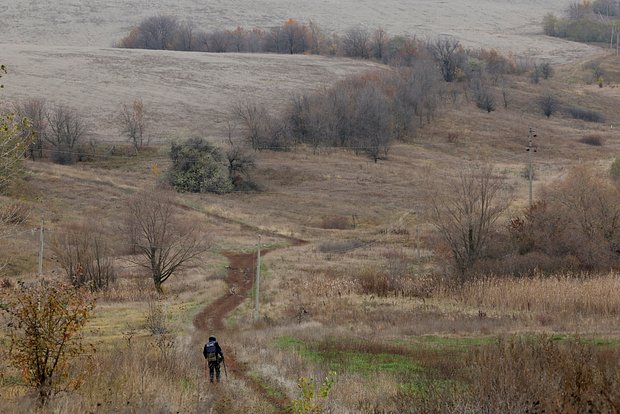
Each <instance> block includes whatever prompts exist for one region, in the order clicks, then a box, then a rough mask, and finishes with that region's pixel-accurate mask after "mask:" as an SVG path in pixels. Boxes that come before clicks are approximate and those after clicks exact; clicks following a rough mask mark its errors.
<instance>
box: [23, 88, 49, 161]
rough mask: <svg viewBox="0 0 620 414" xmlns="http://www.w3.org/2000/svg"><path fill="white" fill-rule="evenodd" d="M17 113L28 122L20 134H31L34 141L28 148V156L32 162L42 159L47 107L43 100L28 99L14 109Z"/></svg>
mask: <svg viewBox="0 0 620 414" xmlns="http://www.w3.org/2000/svg"><path fill="white" fill-rule="evenodd" d="M16 110H17V113H18V114H19V115H20V117H22V118H27V119H28V120H29V122H30V125H29V127H28V128H26V129H24V130H23V131H22V133H26V134H33V135H34V140H32V143H31V144H30V147H29V148H28V155H29V156H30V158H31V159H32V160H33V161H34V160H35V159H36V158H37V157H38V158H43V142H44V140H45V134H46V133H47V127H48V121H47V107H46V103H45V100H44V99H36V98H33V99H28V100H26V101H24V102H22V103H20V104H18V105H17V107H16Z"/></svg>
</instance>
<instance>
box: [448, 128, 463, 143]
mask: <svg viewBox="0 0 620 414" xmlns="http://www.w3.org/2000/svg"><path fill="white" fill-rule="evenodd" d="M446 139H447V140H448V142H449V143H450V144H458V143H459V142H460V141H461V133H460V132H458V131H450V132H448V137H447V138H446Z"/></svg>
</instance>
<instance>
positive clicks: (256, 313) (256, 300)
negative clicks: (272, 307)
mask: <svg viewBox="0 0 620 414" xmlns="http://www.w3.org/2000/svg"><path fill="white" fill-rule="evenodd" d="M260 244H261V236H260V235H259V236H258V250H257V252H256V282H255V285H256V290H255V292H254V294H255V296H254V320H255V321H257V320H258V317H259V312H260V301H259V294H260Z"/></svg>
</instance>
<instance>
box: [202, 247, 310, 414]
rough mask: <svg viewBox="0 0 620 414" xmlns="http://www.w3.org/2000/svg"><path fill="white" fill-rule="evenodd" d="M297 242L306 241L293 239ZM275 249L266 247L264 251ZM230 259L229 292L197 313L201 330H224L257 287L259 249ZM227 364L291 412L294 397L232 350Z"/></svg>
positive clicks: (282, 409) (264, 396) (280, 409)
mask: <svg viewBox="0 0 620 414" xmlns="http://www.w3.org/2000/svg"><path fill="white" fill-rule="evenodd" d="M293 242H294V244H295V245H300V244H302V243H303V242H301V241H300V240H293ZM270 251H273V250H264V251H263V255H264V254H267V253H269V252H270ZM224 256H225V257H226V258H227V259H228V262H229V268H228V274H227V276H226V284H227V285H228V292H227V293H226V294H225V295H224V296H222V297H220V298H218V299H217V300H216V301H215V302H213V303H211V304H210V305H208V306H206V307H205V308H204V309H203V310H202V311H200V313H198V314H197V315H196V316H195V317H194V327H196V329H197V330H199V331H203V332H208V331H209V330H210V329H212V330H216V331H222V330H224V319H225V318H226V316H227V315H228V314H229V313H230V312H232V311H234V310H235V309H236V308H237V307H238V306H239V305H240V304H241V303H242V302H243V301H244V300H245V299H246V298H247V297H248V293H249V292H250V290H251V289H252V287H253V280H254V266H255V256H256V253H234V252H228V253H224ZM225 354H226V367H227V369H228V371H229V372H230V374H231V375H234V376H236V377H237V378H240V379H241V380H243V381H244V382H245V383H246V384H247V385H248V386H249V387H250V388H251V389H253V390H254V391H255V392H256V393H257V394H258V395H260V396H261V398H262V399H263V400H265V401H268V402H269V403H270V404H271V405H273V406H274V407H275V408H276V410H277V411H276V412H278V413H287V412H289V411H288V409H287V408H288V407H289V406H290V401H289V399H288V397H283V398H278V397H276V396H274V395H273V394H272V393H270V392H269V390H268V389H267V388H266V387H265V386H264V385H263V384H262V383H261V382H260V381H259V380H257V379H256V378H255V377H253V376H251V375H249V373H248V370H247V368H246V367H245V366H244V365H243V364H241V363H238V362H237V361H236V359H235V358H234V354H233V353H232V352H225Z"/></svg>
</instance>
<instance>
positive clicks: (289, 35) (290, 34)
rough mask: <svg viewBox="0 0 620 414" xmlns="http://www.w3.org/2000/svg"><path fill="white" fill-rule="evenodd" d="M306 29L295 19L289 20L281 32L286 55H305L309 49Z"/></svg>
mask: <svg viewBox="0 0 620 414" xmlns="http://www.w3.org/2000/svg"><path fill="white" fill-rule="evenodd" d="M306 31H307V29H306V27H305V26H304V25H302V24H300V23H299V22H297V21H296V20H294V19H289V20H288V21H287V22H286V23H284V25H282V30H281V31H280V36H281V38H282V43H283V44H284V46H285V48H286V49H285V50H286V53H288V54H291V55H292V54H294V53H304V52H305V51H306V49H307V48H308V44H307V41H306Z"/></svg>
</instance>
